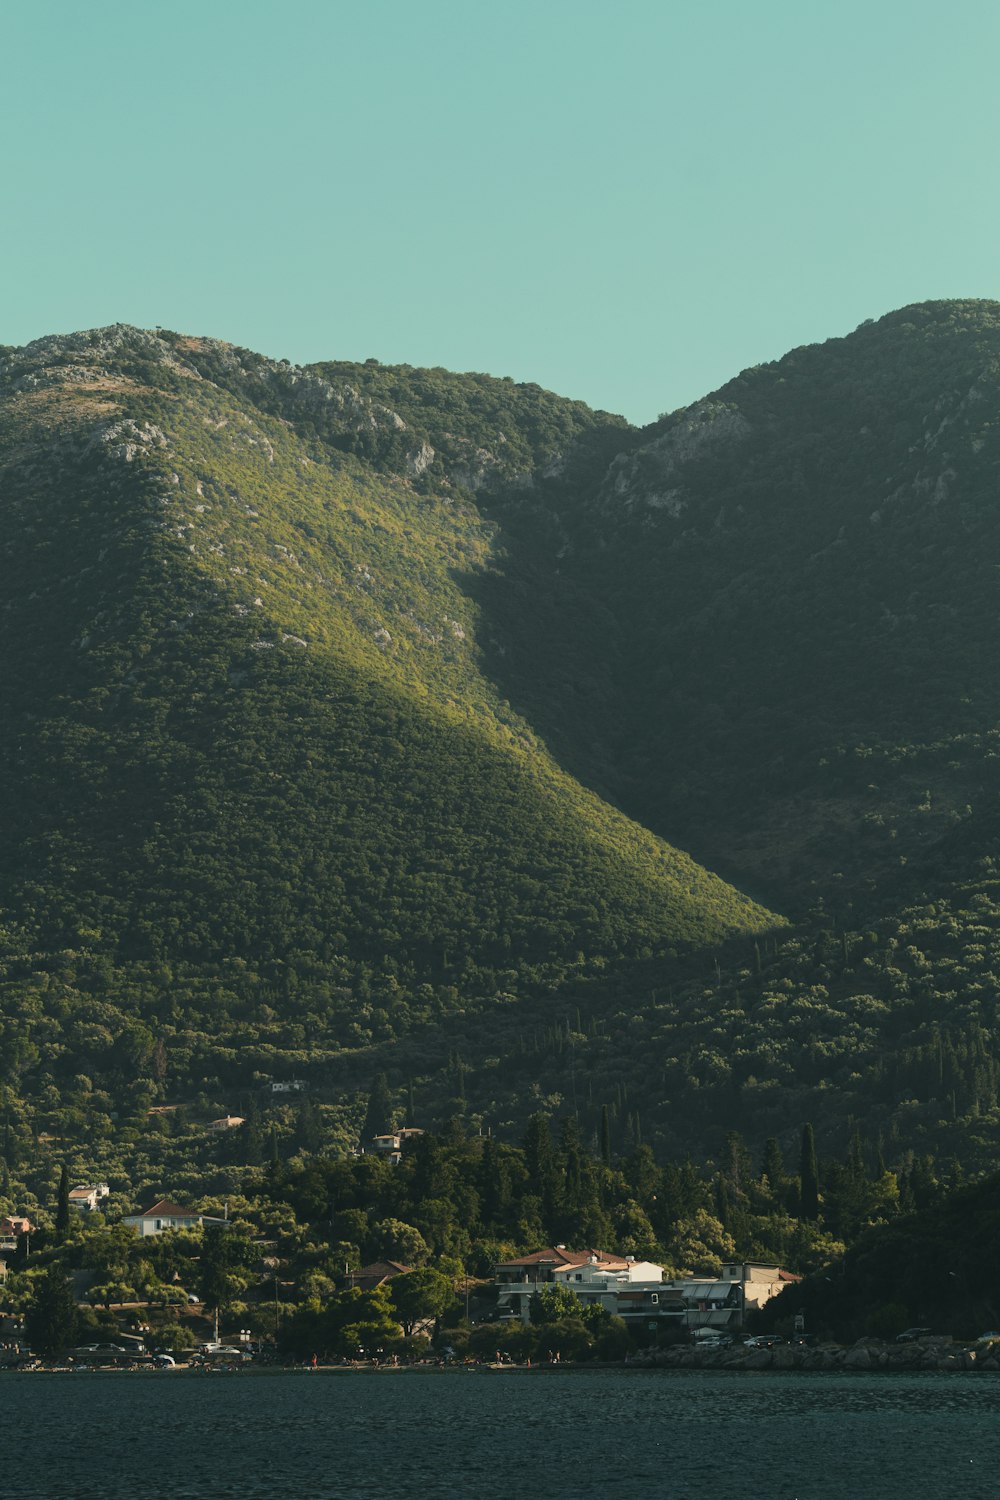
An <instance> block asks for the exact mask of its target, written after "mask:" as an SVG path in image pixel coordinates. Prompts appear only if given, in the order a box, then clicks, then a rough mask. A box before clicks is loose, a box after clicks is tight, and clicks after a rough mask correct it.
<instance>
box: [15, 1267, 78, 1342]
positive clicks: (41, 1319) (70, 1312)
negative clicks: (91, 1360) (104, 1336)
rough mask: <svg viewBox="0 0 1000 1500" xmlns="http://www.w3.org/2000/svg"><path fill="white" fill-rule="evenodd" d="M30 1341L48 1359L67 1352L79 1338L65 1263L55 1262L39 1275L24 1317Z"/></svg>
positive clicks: (74, 1304)
mask: <svg viewBox="0 0 1000 1500" xmlns="http://www.w3.org/2000/svg"><path fill="white" fill-rule="evenodd" d="M24 1327H25V1333H26V1334H27V1337H28V1343H29V1344H30V1346H31V1348H32V1350H33V1351H34V1352H35V1353H36V1354H40V1355H42V1356H43V1357H44V1358H46V1359H58V1358H60V1357H61V1356H62V1355H64V1354H65V1353H66V1351H67V1349H69V1348H70V1347H71V1346H72V1344H73V1342H74V1340H75V1338H76V1303H75V1302H74V1300H73V1290H72V1287H71V1286H70V1282H69V1278H68V1277H67V1275H66V1273H65V1271H64V1270H63V1268H62V1266H61V1265H58V1264H56V1265H52V1266H50V1267H49V1268H48V1270H46V1271H43V1272H42V1274H41V1276H40V1277H39V1278H38V1280H37V1282H36V1284H35V1289H34V1294H33V1296H32V1299H31V1302H30V1304H29V1307H28V1310H27V1313H26V1314H25V1319H24Z"/></svg>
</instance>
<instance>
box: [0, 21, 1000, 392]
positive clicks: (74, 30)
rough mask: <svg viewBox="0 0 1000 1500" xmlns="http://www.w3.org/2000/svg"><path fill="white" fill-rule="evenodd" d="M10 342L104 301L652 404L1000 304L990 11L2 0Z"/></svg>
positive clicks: (108, 312) (119, 316)
mask: <svg viewBox="0 0 1000 1500" xmlns="http://www.w3.org/2000/svg"><path fill="white" fill-rule="evenodd" d="M0 39H2V44H0V130H2V136H0V139H2V141H3V148H2V155H0V181H2V200H0V201H2V205H3V214H4V222H3V230H2V234H0V287H2V288H3V291H2V294H0V295H2V306H0V314H2V316H0V342H6V343H15V344H20V343H24V342H27V341H28V340H29V339H32V338H36V337H38V336H40V335H41V334H43V333H53V332H62V331H67V330H69V329H75V328H84V327H91V326H94V325H96V324H103V323H111V322H130V323H138V324H141V325H143V326H145V327H152V326H154V325H156V324H161V325H163V326H165V327H169V328H175V329H181V330H183V331H185V332H190V333H207V334H214V335H216V336H218V337H221V338H225V339H229V340H232V341H233V342H235V343H239V344H244V345H247V346H249V347H251V348H254V349H257V350H260V351H262V352H263V353H266V354H271V355H274V356H275V357H279V358H282V357H283V358H288V359H291V360H293V361H296V362H305V361H309V360H314V359H320V358H334V357H336V358H348V359H364V358H367V357H369V356H375V357H376V358H379V359H381V360H384V361H387V362H388V361H393V362H396V361H405V362H407V363H410V364H424V365H446V366H448V367H450V368H452V369H458V370H468V369H472V370H486V371H489V372H490V373H492V374H495V375H512V376H513V377H514V378H515V379H517V380H536V381H538V382H539V383H540V384H542V385H545V386H548V387H550V388H552V389H554V390H557V391H560V392H561V393H562V394H564V395H570V396H577V397H580V398H582V399H583V400H585V401H588V402H590V403H591V404H592V405H594V406H604V407H607V408H609V409H612V410H615V411H621V412H624V413H625V414H626V415H627V416H629V417H631V418H632V419H633V420H635V421H648V420H650V419H651V418H652V417H654V416H655V415H656V414H657V413H659V412H661V411H664V410H668V409H670V408H673V407H675V406H679V405H683V404H685V403H687V402H689V401H692V400H695V399H697V397H699V396H700V395H703V394H704V393H705V392H706V391H708V390H710V389H712V388H713V387H714V386H717V385H719V384H721V383H722V382H723V381H724V380H726V379H727V378H729V377H730V376H731V375H733V374H735V373H737V371H738V370H740V369H742V368H744V367H746V366H747V365H752V364H757V363H760V362H762V361H764V360H767V359H773V358H776V357H777V356H779V355H781V354H783V353H784V352H785V351H786V350H787V349H789V348H791V347H793V346H794V345H796V344H802V343H811V342H815V341H817V340H820V339H824V338H827V337H830V336H833V335H837V334H842V333H846V332H848V331H850V329H852V328H853V327H855V326H856V324H858V323H859V322H860V321H861V320H862V319H864V318H868V317H878V316H880V315H881V314H882V313H884V312H888V311H889V310H890V309H892V308H894V307H899V306H901V305H903V304H904V303H907V302H913V301H919V300H923V299H925V298H934V297H997V298H1000V191H998V186H1000V184H998V165H997V161H998V153H997V144H998V141H1000V89H998V88H997V83H996V59H997V57H998V56H1000V7H997V6H996V4H995V3H994V0H952V3H951V4H950V5H949V6H947V7H944V6H942V5H940V4H939V3H934V4H930V3H924V0H905V3H903V0H866V3H858V0H844V3H840V4H836V5H834V4H831V3H820V0H797V3H786V0H756V3H753V4H751V3H749V0H697V3H696V0H685V3H684V4H680V3H675V0H617V3H610V0H533V3H526V0H499V3H495V4H492V5H485V4H483V5H480V4H476V3H474V0H462V3H457V0H419V3H417V0H414V3H403V0H350V3H346V0H281V3H280V4H279V3H277V0H239V3H235V0H226V3H221V0H197V3H193V0H159V3H156V4H154V3H152V0H91V3H89V4H81V3H79V0H30V3H28V0H8V3H7V4H6V6H4V7H2V26H0Z"/></svg>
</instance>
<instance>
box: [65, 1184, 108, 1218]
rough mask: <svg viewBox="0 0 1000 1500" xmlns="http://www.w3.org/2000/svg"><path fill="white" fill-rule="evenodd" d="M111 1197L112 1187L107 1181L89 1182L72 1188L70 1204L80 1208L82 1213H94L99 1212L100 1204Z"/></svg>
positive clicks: (72, 1206) (71, 1206)
mask: <svg viewBox="0 0 1000 1500" xmlns="http://www.w3.org/2000/svg"><path fill="white" fill-rule="evenodd" d="M110 1197H111V1189H110V1187H109V1186H108V1184H107V1183H106V1182H89V1183H85V1184H82V1185H81V1186H80V1187H75V1188H70V1190H69V1206H70V1208H78V1209H79V1210H80V1211H81V1213H85V1214H92V1213H96V1212H97V1207H98V1204H100V1203H103V1201H104V1199H105V1198H110Z"/></svg>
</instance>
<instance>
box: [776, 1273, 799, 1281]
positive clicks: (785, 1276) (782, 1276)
mask: <svg viewBox="0 0 1000 1500" xmlns="http://www.w3.org/2000/svg"><path fill="white" fill-rule="evenodd" d="M778 1280H779V1281H801V1280H802V1277H801V1276H796V1274H795V1272H794V1271H779V1272H778Z"/></svg>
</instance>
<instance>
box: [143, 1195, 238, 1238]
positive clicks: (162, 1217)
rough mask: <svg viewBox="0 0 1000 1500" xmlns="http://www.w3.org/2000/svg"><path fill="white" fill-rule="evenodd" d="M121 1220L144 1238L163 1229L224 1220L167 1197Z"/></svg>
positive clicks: (194, 1227) (188, 1226) (192, 1226)
mask: <svg viewBox="0 0 1000 1500" xmlns="http://www.w3.org/2000/svg"><path fill="white" fill-rule="evenodd" d="M123 1222H124V1223H126V1224H128V1225H129V1227H130V1228H131V1229H135V1230H137V1231H138V1234H139V1237H140V1239H145V1237H146V1236H147V1235H150V1234H162V1233H163V1231H164V1230H165V1229H197V1228H198V1226H199V1224H221V1223H223V1222H224V1221H223V1220H222V1219H213V1218H210V1217H209V1216H208V1215H207V1214H200V1213H198V1212H196V1210H195V1209H193V1208H181V1206H180V1204H178V1203H171V1201H170V1199H169V1198H160V1199H158V1200H157V1202H156V1203H154V1204H153V1205H152V1207H151V1208H147V1209H146V1211H145V1212H144V1213H141V1214H127V1215H126V1217H125V1219H124V1221H123Z"/></svg>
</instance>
